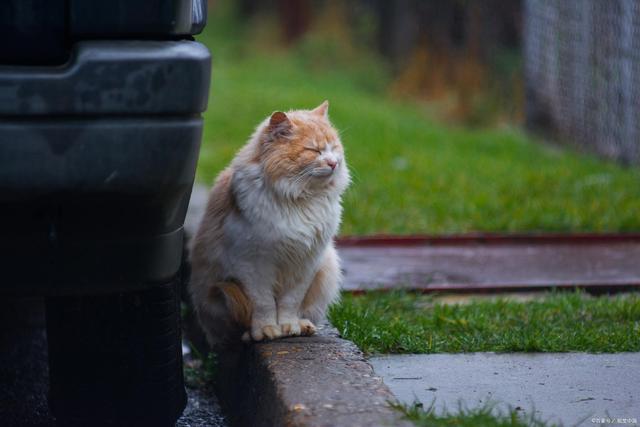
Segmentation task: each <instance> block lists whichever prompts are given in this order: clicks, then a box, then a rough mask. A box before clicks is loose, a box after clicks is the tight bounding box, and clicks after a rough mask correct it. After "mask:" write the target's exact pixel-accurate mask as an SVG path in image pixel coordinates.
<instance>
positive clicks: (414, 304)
mask: <svg viewBox="0 0 640 427" xmlns="http://www.w3.org/2000/svg"><path fill="white" fill-rule="evenodd" d="M330 320H331V322H332V323H333V325H335V326H336V328H338V330H339V331H340V334H341V335H342V336H343V337H344V338H346V339H349V340H352V341H353V342H355V343H356V344H357V345H358V346H359V347H360V348H361V349H362V350H363V351H365V352H366V353H457V352H473V351H497V352H513V351H525V352H536V351H537V352H565V351H586V352H595V353H599V352H607V353H609V352H621V351H640V294H639V293H632V294H625V295H618V296H613V297H607V296H603V297H590V296H588V295H586V294H584V293H582V292H564V293H562V292H555V293H549V294H547V295H546V296H545V297H544V298H542V299H538V300H532V301H527V302H516V301H506V300H500V299H499V300H494V301H476V302H472V303H470V304H463V305H458V304H456V305H447V304H440V303H437V302H435V303H434V300H433V297H431V296H428V295H419V294H411V293H406V292H400V291H398V292H390V293H369V294H366V295H361V296H353V295H350V294H345V295H343V300H342V302H341V303H340V304H338V305H336V306H334V307H332V309H331V311H330Z"/></svg>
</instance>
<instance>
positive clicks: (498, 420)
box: [396, 404, 551, 427]
mask: <svg viewBox="0 0 640 427" xmlns="http://www.w3.org/2000/svg"><path fill="white" fill-rule="evenodd" d="M396 409H398V410H399V411H401V412H402V413H404V415H405V417H406V418H407V419H408V420H410V421H413V423H414V424H415V425H416V426H424V427H427V426H428V427H448V426H451V427H551V424H548V423H545V422H543V421H540V420H538V419H537V418H535V417H533V416H528V417H527V416H525V417H523V416H522V415H521V414H519V413H518V412H517V411H516V410H515V409H514V410H511V411H510V412H509V413H507V414H504V413H503V414H497V413H493V412H492V410H491V409H492V408H491V406H485V407H480V408H476V409H466V408H463V407H461V408H459V411H457V412H447V413H446V414H438V415H436V413H435V411H434V410H433V406H431V407H429V408H423V406H422V404H416V405H396Z"/></svg>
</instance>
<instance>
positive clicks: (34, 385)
mask: <svg viewBox="0 0 640 427" xmlns="http://www.w3.org/2000/svg"><path fill="white" fill-rule="evenodd" d="M48 387H49V375H48V366H47V338H46V333H45V316H44V304H43V303H42V300H39V299H8V298H3V299H2V300H1V301H0V420H1V421H0V424H1V425H2V426H4V427H13V426H16V427H18V426H20V427H50V426H51V427H53V426H56V422H55V418H54V417H53V416H52V414H51V412H50V411H49V407H48V405H47V391H48ZM187 395H188V403H187V407H186V408H185V410H184V412H183V415H182V417H181V418H180V419H179V420H178V421H177V423H176V426H180V427H205V426H211V427H226V426H227V423H226V421H225V418H224V416H223V415H222V411H221V409H220V405H219V403H218V400H217V398H216V396H215V395H214V394H213V392H212V391H211V390H210V389H202V388H200V389H198V388H187Z"/></svg>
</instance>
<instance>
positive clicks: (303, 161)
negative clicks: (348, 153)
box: [258, 101, 349, 197]
mask: <svg viewBox="0 0 640 427" xmlns="http://www.w3.org/2000/svg"><path fill="white" fill-rule="evenodd" d="M328 111H329V103H328V102H327V101H325V102H323V103H322V104H320V106H318V107H317V108H315V109H313V110H295V111H289V112H286V113H283V112H281V111H276V112H274V113H273V114H272V115H271V116H270V117H269V118H268V119H267V120H265V122H264V123H263V124H262V125H261V126H260V127H259V128H258V144H259V146H258V152H259V159H258V160H259V162H260V163H261V165H262V170H263V171H264V174H265V178H267V181H268V182H269V183H270V184H271V185H273V187H274V189H276V190H277V191H278V192H280V193H282V194H284V195H287V196H291V197H301V196H313V195H316V194H320V193H328V192H335V193H337V194H341V193H342V192H343V191H344V190H345V189H346V187H347V186H348V185H349V171H348V169H347V164H346V161H345V157H344V149H343V147H342V143H341V141H340V137H339V136H338V132H337V131H336V129H335V128H334V127H333V126H332V125H331V122H329V115H328Z"/></svg>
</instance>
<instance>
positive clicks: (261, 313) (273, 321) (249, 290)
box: [243, 272, 282, 341]
mask: <svg viewBox="0 0 640 427" xmlns="http://www.w3.org/2000/svg"><path fill="white" fill-rule="evenodd" d="M252 276H253V277H247V278H246V280H245V281H244V283H246V284H248V286H245V288H244V291H245V292H246V294H247V296H248V297H249V300H250V301H251V306H252V310H251V327H250V330H249V331H248V332H249V333H248V334H245V335H244V336H243V340H244V341H246V340H247V338H249V336H250V337H251V339H253V340H254V341H262V340H264V339H270V340H272V339H276V338H279V337H280V336H282V332H281V330H280V326H278V317H277V316H278V311H277V308H276V300H275V298H274V296H273V286H272V285H271V284H270V283H271V282H272V280H268V278H269V277H271V275H269V274H267V273H266V272H263V274H262V277H258V275H256V274H252Z"/></svg>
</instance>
